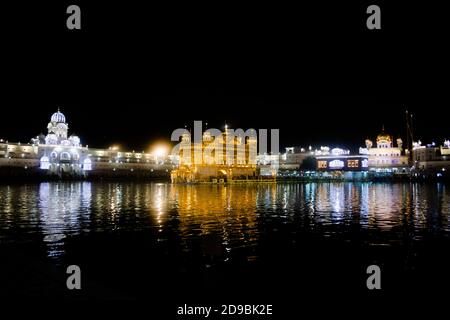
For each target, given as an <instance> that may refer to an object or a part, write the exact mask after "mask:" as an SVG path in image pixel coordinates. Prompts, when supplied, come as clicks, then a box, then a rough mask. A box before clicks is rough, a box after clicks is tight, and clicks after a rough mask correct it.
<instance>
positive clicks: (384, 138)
mask: <svg viewBox="0 0 450 320" xmlns="http://www.w3.org/2000/svg"><path fill="white" fill-rule="evenodd" d="M379 141H388V142H392V140H391V136H390V135H388V134H387V133H386V132H384V124H383V127H382V128H381V133H380V134H379V135H378V136H377V142H379Z"/></svg>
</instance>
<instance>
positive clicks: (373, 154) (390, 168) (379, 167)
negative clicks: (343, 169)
mask: <svg viewBox="0 0 450 320" xmlns="http://www.w3.org/2000/svg"><path fill="white" fill-rule="evenodd" d="M396 142H397V146H396V147H395V146H394V144H393V142H392V137H391V136H390V135H388V134H386V133H385V132H384V129H383V131H382V132H381V133H380V134H379V135H378V136H377V140H376V146H373V143H372V141H371V140H369V139H367V140H366V147H365V148H360V149H359V153H360V154H361V155H367V156H368V160H369V166H368V167H369V170H370V171H374V172H378V173H407V172H408V170H409V159H408V151H407V150H403V142H402V139H400V138H398V139H397V141H396Z"/></svg>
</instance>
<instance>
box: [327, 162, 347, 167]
mask: <svg viewBox="0 0 450 320" xmlns="http://www.w3.org/2000/svg"><path fill="white" fill-rule="evenodd" d="M329 166H330V168H343V167H344V161H341V160H333V161H330V164H329Z"/></svg>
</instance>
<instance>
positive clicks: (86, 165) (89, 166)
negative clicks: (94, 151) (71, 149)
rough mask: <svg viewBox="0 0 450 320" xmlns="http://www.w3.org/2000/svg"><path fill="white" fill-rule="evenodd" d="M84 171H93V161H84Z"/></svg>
mask: <svg viewBox="0 0 450 320" xmlns="http://www.w3.org/2000/svg"><path fill="white" fill-rule="evenodd" d="M83 170H86V171H88V170H92V161H91V159H89V158H86V159H84V161H83Z"/></svg>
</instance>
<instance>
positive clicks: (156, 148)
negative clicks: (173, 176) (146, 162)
mask: <svg viewBox="0 0 450 320" xmlns="http://www.w3.org/2000/svg"><path fill="white" fill-rule="evenodd" d="M150 153H152V154H153V156H155V157H158V158H161V157H164V156H166V155H167V154H169V145H168V144H167V143H164V142H159V143H156V144H154V145H153V146H152V148H151V152H150Z"/></svg>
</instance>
